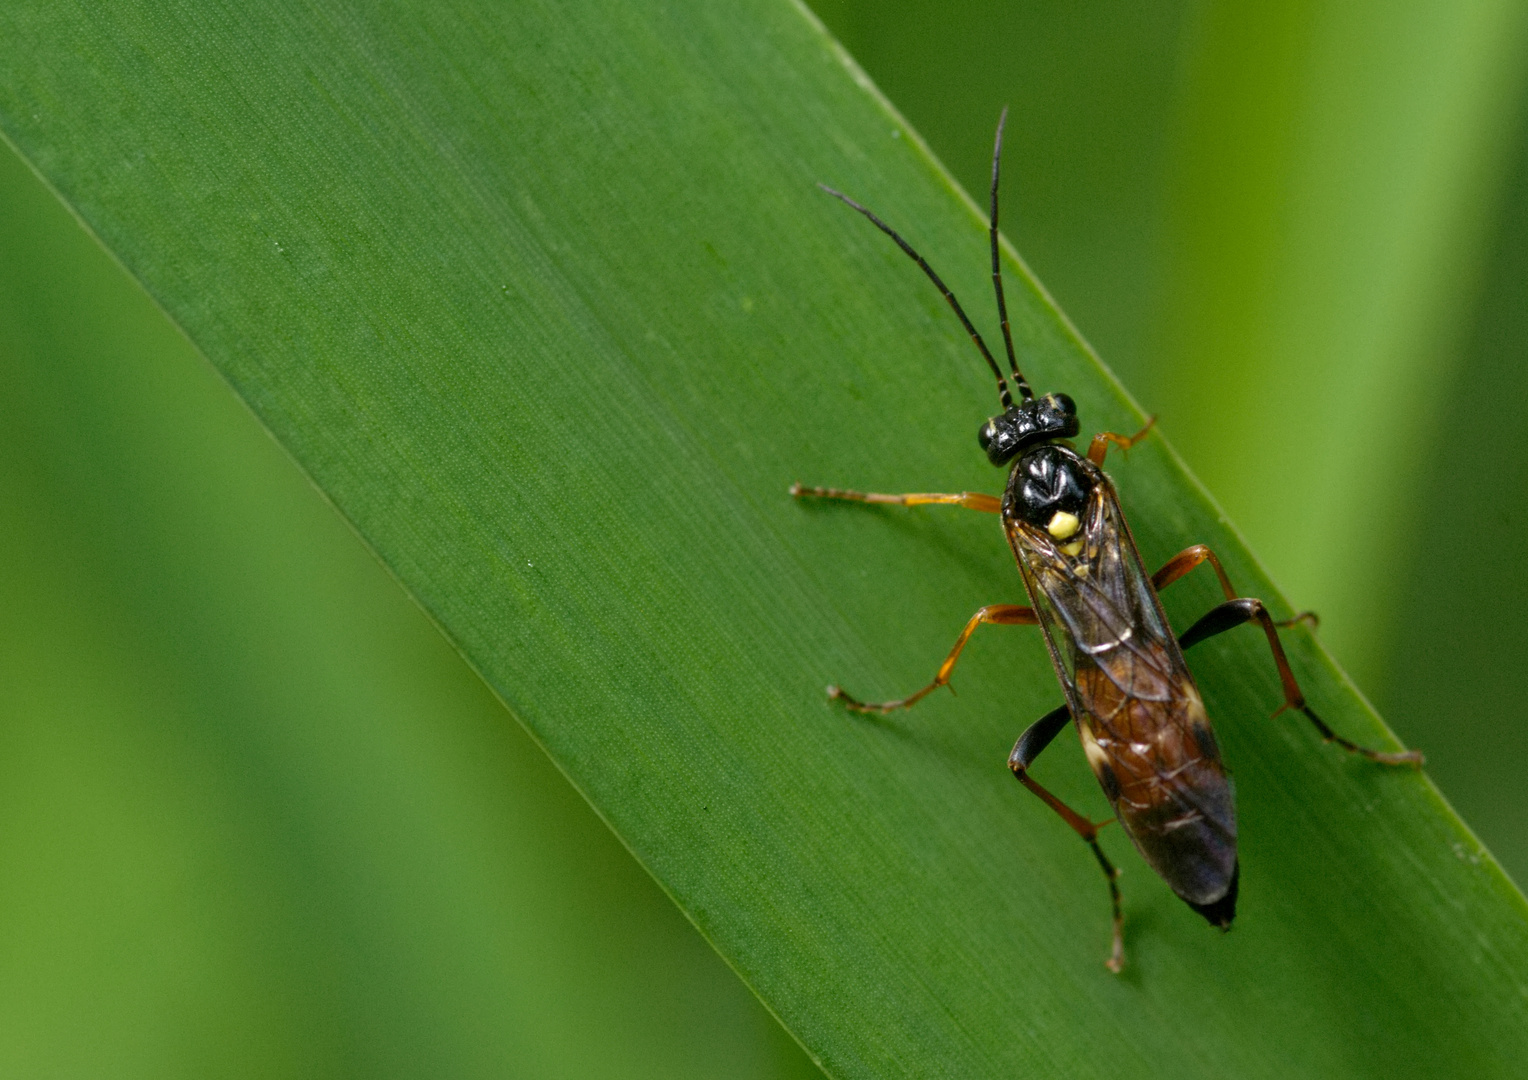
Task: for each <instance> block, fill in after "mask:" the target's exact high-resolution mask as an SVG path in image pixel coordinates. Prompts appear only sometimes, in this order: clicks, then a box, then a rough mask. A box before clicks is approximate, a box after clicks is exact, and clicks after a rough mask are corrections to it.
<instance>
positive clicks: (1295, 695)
mask: <svg viewBox="0 0 1528 1080" xmlns="http://www.w3.org/2000/svg"><path fill="white" fill-rule="evenodd" d="M1202 562H1207V563H1209V564H1210V566H1212V567H1213V568H1214V570H1215V576H1216V577H1218V578H1219V579H1220V587H1221V588H1222V589H1223V590H1225V594H1226V602H1225V603H1224V604H1221V605H1220V606H1219V607H1216V608H1213V609H1211V610H1210V612H1209V613H1208V614H1207V615H1205V616H1204V617H1203V618H1202V619H1200V620H1199V621H1198V622H1196V623H1195V624H1194V625H1193V626H1191V627H1189V628H1188V630H1186V631H1185V632H1184V634H1183V636H1182V637H1180V638H1179V639H1178V643H1179V644H1180V645H1181V646H1183V648H1185V649H1188V648H1192V647H1193V646H1194V645H1197V644H1199V642H1201V641H1203V640H1205V639H1206V638H1211V637H1214V636H1215V635H1216V634H1223V633H1225V632H1226V631H1227V630H1230V629H1232V628H1233V627H1237V626H1240V625H1241V624H1242V623H1245V622H1253V621H1256V622H1257V624H1258V625H1259V626H1261V627H1262V628H1263V633H1264V635H1265V636H1266V637H1267V638H1268V647H1269V648H1270V649H1271V650H1272V651H1273V663H1274V666H1275V667H1276V668H1278V669H1279V681H1280V682H1281V683H1282V684H1283V686H1284V704H1283V705H1282V706H1281V707H1280V708H1279V711H1278V712H1276V713H1274V715H1275V716H1278V715H1279V713H1282V712H1284V711H1285V710H1286V709H1297V710H1299V711H1300V712H1302V713H1304V714H1305V717H1306V719H1307V720H1309V721H1310V722H1311V723H1312V724H1314V725H1315V728H1316V730H1317V731H1319V732H1320V733H1321V737H1322V738H1323V739H1325V740H1326V741H1327V742H1334V743H1336V744H1337V745H1338V746H1340V747H1342V748H1343V749H1344V750H1348V751H1350V752H1352V753H1354V754H1361V755H1363V756H1364V757H1366V758H1368V759H1369V760H1370V761H1377V762H1379V763H1380V764H1381V765H1414V766H1417V767H1420V766H1421V765H1422V763H1423V761H1424V759H1423V757H1422V753H1421V751H1419V750H1407V751H1405V752H1404V753H1385V752H1383V751H1379V750H1370V749H1369V748H1368V747H1365V746H1359V745H1358V744H1357V743H1354V742H1349V741H1348V740H1347V739H1344V738H1343V737H1342V736H1341V735H1338V734H1337V733H1336V732H1335V731H1333V730H1332V729H1331V727H1330V726H1329V725H1328V724H1327V722H1326V721H1325V720H1323V719H1321V717H1320V716H1318V715H1316V710H1314V709H1312V708H1311V707H1310V706H1309V705H1307V704H1306V703H1305V695H1304V693H1302V692H1301V690H1300V684H1299V683H1298V682H1297V681H1296V680H1295V673H1294V672H1293V671H1292V670H1291V669H1290V667H1289V657H1288V656H1286V655H1285V654H1284V645H1283V643H1282V642H1281V641H1280V640H1279V632H1278V629H1277V628H1278V627H1280V626H1289V625H1291V624H1293V623H1296V622H1301V621H1304V620H1309V621H1311V622H1314V621H1315V619H1316V616H1315V615H1314V614H1313V613H1311V612H1309V611H1306V612H1302V613H1301V614H1299V615H1296V616H1295V617H1294V618H1293V619H1290V620H1288V622H1283V623H1279V622H1275V621H1274V619H1273V616H1271V615H1269V614H1268V609H1267V608H1266V607H1264V606H1263V602H1262V601H1261V600H1252V599H1247V598H1244V597H1238V596H1237V595H1236V590H1235V589H1233V588H1232V587H1231V579H1230V578H1228V577H1226V572H1225V569H1224V567H1222V566H1221V565H1220V560H1219V559H1217V558H1216V557H1215V553H1214V552H1213V551H1211V550H1210V549H1209V548H1207V547H1205V546H1204V545H1203V544H1195V545H1194V546H1193V547H1191V548H1188V549H1186V550H1184V551H1183V552H1181V553H1180V554H1178V555H1176V556H1174V557H1173V558H1172V559H1170V560H1168V563H1167V565H1166V566H1164V567H1162V569H1160V570H1158V571H1157V572H1156V573H1155V574H1153V575H1152V577H1151V583H1152V585H1153V586H1154V587H1155V588H1157V589H1158V590H1161V589H1165V588H1167V586H1169V585H1171V584H1172V583H1173V582H1175V581H1177V580H1178V579H1179V578H1181V577H1182V576H1183V575H1184V574H1187V573H1188V572H1189V571H1190V570H1192V569H1193V568H1194V567H1196V566H1198V565H1199V564H1200V563H1202Z"/></svg>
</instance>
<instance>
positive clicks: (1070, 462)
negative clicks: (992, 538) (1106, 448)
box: [1003, 443, 1099, 544]
mask: <svg viewBox="0 0 1528 1080" xmlns="http://www.w3.org/2000/svg"><path fill="white" fill-rule="evenodd" d="M1098 482H1099V478H1098V474H1097V470H1096V469H1095V468H1094V467H1093V466H1092V464H1091V463H1089V462H1088V461H1086V460H1085V459H1083V458H1082V457H1080V456H1078V454H1077V453H1076V452H1075V451H1074V450H1072V449H1071V448H1070V447H1068V446H1063V445H1060V444H1058V443H1046V444H1044V445H1041V446H1037V447H1035V448H1034V449H1032V450H1030V451H1029V452H1028V453H1026V454H1025V455H1024V456H1023V457H1021V458H1019V460H1018V461H1016V462H1014V465H1013V470H1012V471H1011V472H1010V473H1009V475H1008V488H1007V490H1006V491H1004V493H1003V514H1004V516H1005V517H1008V518H1013V519H1017V520H1020V521H1024V522H1026V523H1028V524H1029V525H1032V526H1034V527H1035V528H1036V529H1042V530H1044V531H1045V532H1048V533H1049V534H1050V536H1051V538H1052V539H1054V540H1055V541H1057V542H1058V543H1061V544H1064V543H1066V542H1067V541H1069V540H1071V539H1072V537H1073V536H1074V535H1075V534H1076V533H1077V530H1078V528H1079V527H1080V526H1081V523H1082V518H1083V512H1084V511H1085V510H1086V509H1087V505H1088V497H1089V496H1090V495H1091V494H1092V493H1093V489H1094V488H1095V487H1097V486H1098Z"/></svg>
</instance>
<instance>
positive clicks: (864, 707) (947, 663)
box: [828, 604, 1040, 715]
mask: <svg viewBox="0 0 1528 1080" xmlns="http://www.w3.org/2000/svg"><path fill="white" fill-rule="evenodd" d="M982 623H994V624H997V625H999V626H1038V625H1039V623H1040V618H1039V616H1037V615H1036V614H1035V611H1034V608H1027V607H1020V606H1019V605H1018V604H989V605H988V606H987V607H984V608H982V609H981V610H980V611H978V612H977V613H976V614H975V615H972V616H971V621H970V622H968V623H966V628H965V629H964V630H962V631H961V632H960V637H958V638H956V639H955V647H954V648H953V649H951V650H950V655H949V656H946V657H945V658H944V663H942V664H940V665H939V671H938V673H937V674H935V676H934V681H933V682H931V683H929V684H928V685H927V686H925V687H924V688H923V689H922V690H919V691H918V692H917V693H915V694H909V695H908V696H907V697H905V698H901V699H899V700H897V701H883V702H879V703H877V704H866V703H865V702H863V701H857V700H855V699H854V698H852V697H850V696H849V695H848V694H846V693H844V692H843V690H841V689H840V688H838V687H837V686H830V687H828V697H830V698H836V699H837V700H839V701H842V702H843V703H844V704H845V705H846V706H848V708H849V709H851V710H852V711H854V712H861V713H881V714H882V715H884V714H886V713H889V712H891V711H893V710H895V709H905V708H907V707H909V706H911V705H916V704H917V703H918V702H920V701H922V700H923V699H924V698H926V697H928V695H930V694H932V693H933V692H934V691H935V690H938V689H939V688H940V687H941V686H944V685H946V684H947V683H949V681H950V672H952V671H954V670H955V662H956V661H957V660H959V659H960V652H961V650H962V649H964V648H965V647H966V642H967V641H970V640H971V635H972V634H974V633H976V628H977V627H978V626H980V625H981V624H982Z"/></svg>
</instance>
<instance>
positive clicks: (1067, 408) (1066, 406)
mask: <svg viewBox="0 0 1528 1080" xmlns="http://www.w3.org/2000/svg"><path fill="white" fill-rule="evenodd" d="M1052 396H1053V397H1054V398H1055V399H1056V404H1057V405H1059V406H1061V411H1062V412H1064V413H1066V414H1067V415H1068V416H1076V415H1077V403H1076V402H1075V401H1073V400H1072V397H1071V395H1070V394H1054V395H1052Z"/></svg>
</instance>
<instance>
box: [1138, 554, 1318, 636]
mask: <svg viewBox="0 0 1528 1080" xmlns="http://www.w3.org/2000/svg"><path fill="white" fill-rule="evenodd" d="M1206 562H1207V563H1209V564H1210V567H1211V569H1213V570H1214V571H1215V576H1216V577H1217V578H1219V579H1220V587H1221V589H1222V590H1223V591H1224V592H1225V594H1226V599H1227V600H1235V599H1236V598H1237V597H1236V590H1235V589H1234V588H1233V587H1232V585H1231V579H1230V578H1229V577H1227V576H1226V571H1225V568H1224V567H1223V566H1221V565H1220V560H1219V559H1217V558H1216V557H1215V553H1214V552H1213V551H1211V550H1210V549H1209V548H1208V547H1206V546H1205V545H1204V544H1195V545H1194V546H1193V547H1190V548H1184V549H1183V550H1182V551H1180V552H1178V554H1176V555H1174V556H1173V557H1172V558H1171V559H1168V560H1167V565H1165V566H1163V567H1162V569H1160V570H1158V571H1157V572H1156V573H1155V574H1152V575H1151V587H1152V588H1153V589H1155V590H1157V592H1161V591H1162V590H1163V589H1165V588H1167V587H1168V586H1169V585H1171V584H1172V583H1173V582H1175V581H1177V580H1178V579H1179V578H1181V577H1184V576H1186V575H1187V574H1188V572H1189V571H1190V570H1192V569H1194V567H1196V566H1198V565H1199V564H1200V563H1206ZM1301 622H1306V623H1310V624H1311V625H1312V626H1317V625H1320V622H1321V620H1320V619H1319V618H1318V617H1317V616H1316V613H1315V612H1314V611H1302V612H1300V614H1298V615H1296V616H1295V617H1294V618H1292V619H1283V620H1280V621H1276V622H1275V623H1274V625H1275V626H1293V625H1295V623H1301Z"/></svg>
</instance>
